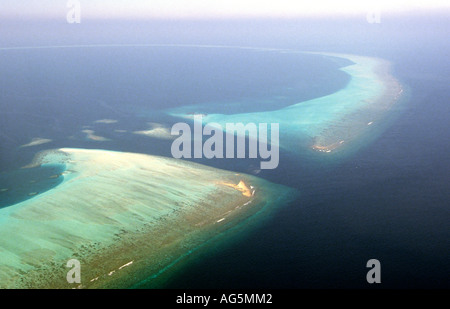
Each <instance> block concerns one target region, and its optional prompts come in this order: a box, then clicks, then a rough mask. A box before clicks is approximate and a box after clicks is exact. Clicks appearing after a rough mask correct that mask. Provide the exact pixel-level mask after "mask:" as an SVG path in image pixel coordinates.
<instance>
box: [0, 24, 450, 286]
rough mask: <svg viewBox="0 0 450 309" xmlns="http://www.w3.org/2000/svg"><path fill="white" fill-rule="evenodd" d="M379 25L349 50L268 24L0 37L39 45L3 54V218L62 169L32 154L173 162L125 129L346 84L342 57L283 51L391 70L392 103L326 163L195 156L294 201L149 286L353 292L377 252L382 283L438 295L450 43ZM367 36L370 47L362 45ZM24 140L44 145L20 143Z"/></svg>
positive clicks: (308, 156) (159, 145) (301, 155)
mask: <svg viewBox="0 0 450 309" xmlns="http://www.w3.org/2000/svg"><path fill="white" fill-rule="evenodd" d="M403 22H410V23H411V24H414V23H413V21H411V20H406V21H404V20H403ZM386 23H387V25H383V24H382V25H381V26H380V25H364V26H363V27H372V26H373V27H379V28H378V29H377V30H375V31H373V30H371V29H372V28H371V29H370V30H367V29H366V28H360V29H359V30H353V31H354V32H348V33H347V37H351V36H353V37H354V38H355V40H354V41H353V40H345V41H343V42H342V41H339V40H338V37H339V35H341V36H342V33H341V34H338V35H337V38H334V39H330V38H331V37H332V35H331V34H328V36H326V37H325V36H324V35H323V33H330V32H327V31H325V30H329V31H331V30H330V29H333V27H332V26H327V27H328V28H327V27H322V28H320V27H319V28H317V29H316V32H317V33H319V38H320V40H319V38H316V40H317V43H316V44H315V42H316V41H315V40H314V39H313V38H311V37H309V39H305V40H304V41H301V40H298V41H295V40H294V41H292V40H289V38H292V37H294V36H293V35H292V34H291V33H289V34H285V36H284V37H283V36H282V37H278V36H275V35H274V33H275V31H274V30H271V31H273V33H272V32H270V31H269V32H268V37H267V38H264V36H261V35H260V36H259V37H256V38H253V39H251V40H249V42H248V45H247V44H243V43H244V42H245V40H244V38H243V37H242V36H245V35H244V34H241V35H240V36H236V37H235V38H233V37H232V36H231V35H228V36H227V35H224V36H223V37H222V38H224V39H222V40H220V39H219V38H217V37H214V38H213V35H212V34H208V35H206V34H204V33H203V34H202V35H203V37H201V38H199V37H197V36H195V35H191V36H187V35H183V36H181V38H180V39H179V40H176V35H175V34H174V31H175V30H173V29H172V30H171V32H170V33H169V34H170V35H169V38H170V40H169V39H167V38H163V36H162V35H161V34H160V35H153V36H149V37H148V38H147V39H145V37H144V35H143V34H142V33H141V32H142V31H143V30H139V31H141V32H139V33H140V36H136V37H133V40H134V41H132V40H130V39H129V38H128V39H127V38H126V36H125V35H124V32H125V31H124V30H121V31H117V32H118V35H116V36H114V39H112V40H110V41H108V40H107V38H105V36H104V35H103V36H102V35H101V34H104V32H102V31H103V30H102V31H100V30H99V31H98V32H93V34H91V36H90V37H89V36H88V37H86V36H83V35H81V34H78V36H77V37H75V38H74V39H73V40H74V41H75V43H73V42H72V41H71V40H69V39H67V37H64V36H63V34H62V33H59V32H57V33H55V34H54V36H55V37H57V38H58V36H61V37H62V38H61V39H55V38H54V37H45V38H42V37H39V40H38V39H32V38H29V37H27V36H30V37H31V35H30V34H28V33H27V34H25V33H24V34H23V36H22V38H21V39H20V38H17V37H14V38H12V37H11V38H10V37H7V38H6V39H5V40H4V41H5V42H4V43H3V44H2V47H11V46H28V47H33V46H34V47H36V46H47V47H46V48H17V49H7V48H2V47H0V68H1V72H2V73H1V74H0V190H1V191H0V211H1V209H2V208H5V207H11V206H12V205H13V204H15V203H17V202H20V201H23V200H26V199H29V198H33V196H34V195H35V194H39V193H42V192H45V191H48V190H51V189H52V188H53V187H55V186H57V185H58V184H59V183H60V182H61V181H62V180H61V179H62V178H63V177H64V176H63V175H61V173H62V171H63V169H64V167H63V166H43V167H38V168H23V167H24V166H26V165H28V164H30V162H31V161H32V160H33V158H34V156H35V155H36V154H37V153H38V152H39V151H42V150H47V149H52V148H62V147H70V148H89V149H107V150H115V151H127V152H136V153H146V154H153V155H162V156H171V153H170V146H171V143H172V141H171V140H169V139H164V138H161V137H160V138H156V137H149V136H143V135H141V134H135V133H134V132H137V131H142V130H149V129H151V128H155V127H163V128H170V127H171V125H172V124H174V123H176V122H178V121H183V120H182V119H180V118H177V117H175V116H170V114H169V113H168V112H167V111H169V110H172V109H174V108H178V107H183V106H188V105H189V106H190V105H197V106H199V105H200V106H202V110H201V112H206V113H209V112H211V113H223V114H227V113H230V114H231V113H251V112H258V111H271V110H278V109H281V108H283V107H286V106H289V105H292V104H295V103H299V102H303V101H306V100H310V99H314V98H318V97H322V96H325V95H329V94H331V93H334V92H336V91H338V90H340V89H343V88H345V87H346V85H347V84H348V83H349V80H350V77H349V75H347V74H346V73H345V72H343V71H341V70H339V68H341V67H343V66H345V65H347V64H348V62H347V61H346V60H345V59H343V60H342V62H341V61H330V60H327V59H325V58H323V57H320V56H317V55H308V54H292V53H284V52H281V51H280V50H283V49H284V48H289V49H295V50H298V51H302V50H313V51H323V52H343V53H353V54H358V55H364V56H373V57H379V58H383V59H386V60H388V61H390V62H391V63H392V65H393V66H392V68H393V71H392V74H393V75H394V76H395V77H396V78H397V79H398V80H399V81H400V82H401V83H402V85H403V86H404V87H405V90H406V91H405V95H404V96H403V97H402V99H401V100H400V101H399V102H398V103H397V104H396V105H395V106H394V108H393V109H392V110H391V111H390V112H389V114H388V115H387V116H386V117H385V118H384V119H383V122H382V123H381V124H379V125H377V126H374V128H373V130H372V131H371V132H369V133H367V134H366V135H365V138H364V140H363V141H357V142H356V144H353V145H351V146H349V148H348V149H350V150H347V151H346V150H343V151H342V152H339V153H336V154H332V155H331V154H323V153H318V152H313V151H304V150H300V151H298V152H295V151H294V152H293V151H287V150H283V149H280V165H279V166H278V168H277V169H275V170H262V171H260V170H258V165H259V161H258V160H254V159H239V160H236V159H235V160H228V159H226V160H225V159H224V160H219V159H215V160H208V159H197V160H194V161H195V162H198V163H202V164H206V165H210V166H214V167H218V168H222V169H227V170H232V171H238V172H244V173H249V174H253V175H256V176H258V177H261V178H264V179H267V180H270V181H272V182H275V183H279V184H283V185H286V186H289V187H292V188H295V189H297V190H298V192H299V195H298V197H297V198H296V199H295V200H294V201H290V202H289V203H286V204H284V205H281V206H280V205H277V209H276V211H274V212H271V216H270V217H264V218H260V219H258V218H255V219H254V220H253V221H252V220H250V221H248V222H246V223H245V224H246V225H242V226H238V227H236V228H234V229H233V230H232V231H230V232H229V233H227V234H225V235H222V237H218V238H217V239H215V240H214V241H211V242H210V243H208V244H207V245H205V246H203V247H202V248H200V249H198V250H196V251H195V252H193V253H191V254H189V255H187V256H186V257H184V258H183V259H182V260H181V261H180V262H179V263H177V264H176V265H174V266H173V267H171V268H170V269H168V270H167V271H165V272H164V273H162V274H161V275H160V276H159V279H158V282H157V283H158V284H157V287H163V288H335V287H336V288H354V287H356V288H365V287H369V285H368V284H367V282H366V273H367V271H368V269H367V268H366V262H367V261H368V260H369V259H373V258H375V259H378V260H379V261H380V262H381V267H382V284H381V285H379V287H381V288H444V287H446V288H448V287H450V282H449V280H448V274H449V273H450V260H449V253H450V242H449V239H450V229H449V224H448V223H449V222H450V210H449V206H450V205H449V201H450V190H449V180H450V179H449V175H450V157H449V155H448V154H449V151H450V142H449V140H450V139H449V125H448V120H449V119H448V118H449V117H448V116H449V112H450V110H449V109H450V107H449V105H448V98H449V95H450V89H449V87H448V85H449V84H450V74H449V73H450V67H449V64H448V59H447V58H448V52H449V48H448V47H449V46H448V45H445V44H443V43H442V39H444V36H443V33H444V34H445V31H442V29H441V30H440V31H436V32H433V33H434V35H433V36H432V37H429V36H426V35H425V34H426V33H427V32H426V30H423V29H422V30H421V31H419V32H418V33H419V34H418V35H419V38H420V39H423V41H420V40H416V39H415V37H414V35H413V32H412V31H411V32H409V30H408V31H406V30H405V29H404V28H401V27H399V28H395V27H394V26H395V25H397V24H396V23H394V22H393V25H391V24H389V21H387V22H386ZM398 24H401V23H400V22H398ZM437 24H438V26H439V25H441V24H439V23H437ZM269 26H270V23H269V25H268V26H267V27H268V28H270V27H269ZM345 26H346V27H348V29H347V30H348V31H350V29H353V28H352V27H350V26H349V25H347V23H345ZM24 27H25V26H24ZM42 27H44V28H45V27H47V26H42ZM83 27H84V28H81V29H82V30H80V33H82V34H86V33H87V32H88V29H89V27H91V26H90V25H87V26H86V25H83ZM92 27H94V26H92ZM97 27H98V25H97ZM160 27H161V28H157V29H156V30H155V29H154V28H152V29H154V30H153V31H154V32H155V33H156V32H158V31H161V29H162V28H163V27H162V26H160ZM217 27H219V26H217ZM235 27H238V26H236V25H235ZM285 27H286V28H287V26H285ZM380 27H385V28H382V29H381V30H380ZM389 27H393V28H394V29H399V30H398V31H396V32H395V31H390V29H392V28H389ZM415 27H418V28H419V25H416V26H415ZM219 28H220V27H219ZM220 29H222V28H220ZM224 29H225V28H224ZM270 29H272V28H270ZM283 29H284V28H283ZM283 29H281V30H280V29H279V31H281V32H282V33H287V32H286V29H284V30H283ZM296 29H301V25H300V26H297V28H296ZM364 29H365V31H371V35H372V36H371V38H372V41H371V40H369V39H362V38H365V37H366V36H365V35H364V34H363V33H362V32H364V31H363V30H364ZM439 29H440V28H439ZM439 29H438V30H439ZM252 30H253V31H255V29H253V28H252ZM129 31H131V30H129ZM180 31H181V30H180ZM212 31H216V32H220V31H219V30H217V29H213V30H212ZM221 31H225V30H223V29H222V30H221ZM249 31H250V30H249ZM283 31H285V32H283ZM405 31H406V32H405ZM430 31H431V30H430ZM68 33H75V32H74V30H72V29H70V30H68ZM105 33H106V32H105ZM225 33H229V32H225ZM320 34H322V36H321V35H320ZM366 34H367V33H366ZM291 35H292V37H291ZM199 36H200V35H199ZM274 38H275V39H274ZM327 39H330V40H328V41H327ZM283 40H285V41H283ZM324 42H326V43H324ZM387 42H396V43H395V44H390V45H389V44H388V45H389V46H386V43H387ZM167 43H172V44H174V45H170V46H168V45H167ZM425 43H432V44H425ZM155 44H156V45H157V46H156V45H155ZM178 44H182V45H178ZM243 46H246V47H252V48H250V49H248V48H242V47H243ZM436 46H438V47H439V46H440V48H438V47H436ZM258 47H261V48H258ZM262 47H264V48H265V47H268V48H273V49H274V50H270V49H264V48H262ZM199 112H200V111H199ZM282 134H283V132H282V131H280V135H282ZM37 139H42V144H38V145H29V144H30V142H32V141H33V140H34V141H37ZM54 175H59V176H58V177H54ZM133 287H138V288H147V287H155V286H154V285H153V283H152V284H151V285H150V284H147V283H146V282H136V285H135V286H133Z"/></svg>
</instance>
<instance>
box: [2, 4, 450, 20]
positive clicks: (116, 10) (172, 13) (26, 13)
mask: <svg viewBox="0 0 450 309" xmlns="http://www.w3.org/2000/svg"><path fill="white" fill-rule="evenodd" d="M76 3H79V8H80V14H81V16H82V17H83V18H88V19H96V18H98V19H105V18H132V19H145V18H148V19H152V18H153V19H155V18H156V19H208V18H249V17H250V18H253V17H264V18H295V17H321V16H322V17H323V16H346V15H360V14H367V13H369V12H373V11H374V10H376V11H379V12H383V13H409V12H414V11H419V12H423V11H428V10H440V9H450V1H448V0H428V1H427V0H368V1H362V0H149V1H147V0H128V1H125V0H108V1H105V0H1V2H0V18H2V17H3V18H9V19H11V18H13V19H14V18H18V19H21V18H58V17H59V16H61V17H62V18H63V17H65V15H66V14H67V12H68V11H69V9H70V8H72V7H73V5H74V4H76Z"/></svg>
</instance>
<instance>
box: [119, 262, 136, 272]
mask: <svg viewBox="0 0 450 309" xmlns="http://www.w3.org/2000/svg"><path fill="white" fill-rule="evenodd" d="M131 264H133V261H131V262H128V263H126V264H124V265H122V266H120V267H119V270H120V269H122V268H124V267H127V266H130V265H131Z"/></svg>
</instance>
